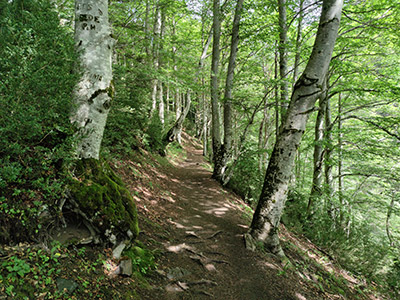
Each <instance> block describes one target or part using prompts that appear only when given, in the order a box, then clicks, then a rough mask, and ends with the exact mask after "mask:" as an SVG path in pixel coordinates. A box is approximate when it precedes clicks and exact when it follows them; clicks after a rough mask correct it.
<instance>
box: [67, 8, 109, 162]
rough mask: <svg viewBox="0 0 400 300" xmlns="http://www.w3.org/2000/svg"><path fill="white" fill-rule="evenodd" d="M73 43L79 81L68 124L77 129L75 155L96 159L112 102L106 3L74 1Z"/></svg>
mask: <svg viewBox="0 0 400 300" xmlns="http://www.w3.org/2000/svg"><path fill="white" fill-rule="evenodd" d="M75 43H76V47H77V50H78V53H79V60H80V68H81V70H80V71H81V73H82V76H81V79H80V81H79V83H78V84H77V86H76V88H75V92H74V98H75V104H76V109H75V110H74V111H73V113H72V115H71V122H72V123H73V124H75V126H76V127H77V128H78V132H77V143H76V147H75V151H76V155H77V156H78V157H79V158H95V159H99V153H100V145H101V141H102V138H103V132H104V128H105V125H106V121H107V115H108V112H109V109H110V106H111V102H112V99H113V93H114V88H113V84H112V49H113V45H114V39H113V38H112V37H111V29H110V25H109V22H108V1H107V0H98V1H95V0H77V1H76V2H75Z"/></svg>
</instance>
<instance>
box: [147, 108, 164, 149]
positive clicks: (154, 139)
mask: <svg viewBox="0 0 400 300" xmlns="http://www.w3.org/2000/svg"><path fill="white" fill-rule="evenodd" d="M163 137H164V134H163V125H162V123H161V121H160V118H159V116H158V114H157V113H154V114H153V115H152V117H151V120H150V124H149V127H148V128H147V130H146V134H145V139H144V144H145V145H146V146H147V147H148V148H149V149H150V150H153V151H157V152H159V153H164V151H165V146H166V145H165V143H164V141H163Z"/></svg>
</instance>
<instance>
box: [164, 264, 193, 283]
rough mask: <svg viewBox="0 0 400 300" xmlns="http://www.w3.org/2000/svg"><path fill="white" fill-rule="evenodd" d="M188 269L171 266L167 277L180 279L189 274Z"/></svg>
mask: <svg viewBox="0 0 400 300" xmlns="http://www.w3.org/2000/svg"><path fill="white" fill-rule="evenodd" d="M190 274H191V273H190V271H188V270H186V269H183V268H178V267H177V268H173V269H170V270H169V271H168V274H167V278H168V279H169V280H176V279H181V278H183V277H185V276H187V275H190Z"/></svg>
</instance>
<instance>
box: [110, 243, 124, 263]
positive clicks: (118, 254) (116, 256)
mask: <svg viewBox="0 0 400 300" xmlns="http://www.w3.org/2000/svg"><path fill="white" fill-rule="evenodd" d="M125 247H126V244H125V242H122V243H121V244H119V245H118V246H117V247H116V248H115V249H114V250H113V257H114V259H120V258H121V253H122V251H124V249H125Z"/></svg>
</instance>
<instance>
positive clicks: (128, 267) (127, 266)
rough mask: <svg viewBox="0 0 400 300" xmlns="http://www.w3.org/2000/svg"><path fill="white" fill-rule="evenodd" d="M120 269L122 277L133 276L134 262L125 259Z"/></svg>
mask: <svg viewBox="0 0 400 300" xmlns="http://www.w3.org/2000/svg"><path fill="white" fill-rule="evenodd" d="M119 268H120V270H121V273H120V275H125V276H131V275H132V260H131V259H125V260H122V261H121V263H120V264H119Z"/></svg>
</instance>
